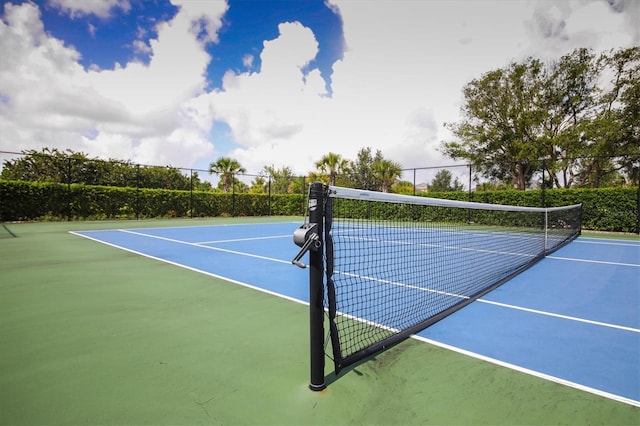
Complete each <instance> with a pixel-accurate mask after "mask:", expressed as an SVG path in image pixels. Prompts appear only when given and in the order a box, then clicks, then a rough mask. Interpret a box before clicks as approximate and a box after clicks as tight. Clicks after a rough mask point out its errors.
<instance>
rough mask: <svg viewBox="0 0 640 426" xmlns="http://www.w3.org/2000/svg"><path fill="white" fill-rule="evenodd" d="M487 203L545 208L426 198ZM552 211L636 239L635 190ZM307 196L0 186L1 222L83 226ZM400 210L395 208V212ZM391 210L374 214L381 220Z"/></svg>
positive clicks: (585, 198)
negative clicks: (573, 209)
mask: <svg viewBox="0 0 640 426" xmlns="http://www.w3.org/2000/svg"><path fill="white" fill-rule="evenodd" d="M422 195H426V196H429V197H434V198H447V199H456V200H463V201H468V200H469V199H471V200H472V201H475V202H482V203H489V204H509V205H517V206H540V205H541V203H542V193H541V191H539V190H532V191H515V190H507V191H478V192H474V193H472V194H468V193H466V192H441V193H432V192H430V193H427V194H422ZM544 196H545V204H546V206H548V207H554V206H562V205H570V204H580V203H582V205H583V215H582V226H583V228H584V229H592V230H599V231H616V232H635V233H638V188H600V189H551V190H547V191H545V194H544ZM305 202H306V196H305V195H302V194H272V195H270V196H269V195H267V194H224V193H219V192H206V191H181V190H168V189H138V188H124V187H111V186H92V185H81V184H71V185H66V184H59V183H39V182H24V181H8V180H1V181H0V219H2V220H3V221H20V220H65V219H74V220H85V219H134V218H159V217H190V216H193V217H211V216H264V215H274V216H299V215H303V214H304V213H305ZM346 206H347V207H348V208H350V209H353V210H352V211H351V213H350V214H351V215H352V217H367V215H371V214H372V212H371V211H370V209H369V208H368V207H367V206H366V203H364V204H358V203H348V202H347V203H346ZM396 210H397V209H396ZM391 213H392V212H391V211H388V209H387V210H385V209H382V210H379V211H377V213H374V214H375V215H377V216H379V217H381V218H384V217H388V215H389V214H391ZM393 213H394V214H400V215H402V216H403V217H407V218H413V219H421V220H442V219H441V218H442V217H444V215H445V213H444V212H443V211H442V209H439V208H433V209H429V210H423V211H420V212H417V210H416V209H414V208H404V209H400V210H397V211H394V212H393ZM446 214H448V219H447V220H451V221H465V220H469V219H471V220H473V221H474V222H476V223H487V224H488V223H496V224H500V222H502V221H503V220H502V219H500V218H499V217H497V216H495V215H493V216H492V214H491V213H482V212H479V213H476V214H475V215H474V216H473V217H469V216H468V215H469V213H468V212H467V211H458V212H456V213H451V212H449V213H446Z"/></svg>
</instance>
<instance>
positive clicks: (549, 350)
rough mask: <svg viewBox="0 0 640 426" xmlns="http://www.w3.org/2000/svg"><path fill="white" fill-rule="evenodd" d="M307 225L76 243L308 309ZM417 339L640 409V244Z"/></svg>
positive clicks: (568, 259) (563, 257) (506, 295)
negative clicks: (298, 258) (299, 240)
mask: <svg viewBox="0 0 640 426" xmlns="http://www.w3.org/2000/svg"><path fill="white" fill-rule="evenodd" d="M299 225H300V223H265V224H239V225H217V226H193V227H175V228H145V229H120V230H104V231H83V232H74V234H76V235H80V236H83V237H85V238H89V239H92V240H95V241H99V242H101V243H105V244H108V245H111V246H114V247H117V248H120V249H124V250H127V251H130V252H133V253H137V254H140V255H143V256H146V257H150V258H153V259H157V260H159V261H162V262H167V263H170V264H173V265H176V266H179V267H183V268H187V269H191V270H193V271H196V272H200V273H204V274H209V275H212V276H215V277H219V278H224V279H226V280H229V281H231V282H234V283H236V284H240V285H244V286H248V287H251V288H255V289H257V290H260V291H264V292H267V293H270V294H273V295H276V296H279V297H283V298H286V299H289V300H292V301H296V302H300V303H308V274H309V273H308V270H303V269H300V268H298V267H296V266H294V265H292V264H291V259H293V257H294V256H295V255H296V254H297V253H298V250H299V248H298V247H297V246H296V245H295V244H294V243H293V239H292V234H293V231H294V230H295V229H296V228H297V227H298V226H299ZM305 257H306V256H305ZM303 261H304V259H303ZM414 337H415V338H416V339H418V340H423V341H426V342H429V343H431V344H435V345H439V346H442V347H446V348H448V349H451V350H454V351H457V352H462V353H465V354H467V355H470V356H473V357H476V358H480V359H483V360H486V361H489V362H492V363H496V364H499V365H503V366H505V367H508V368H512V369H515V370H518V371H522V372H525V373H528V374H532V375H535V376H539V377H543V378H545V379H548V380H552V381H555V382H558V383H562V384H565V385H568V386H572V387H575V388H577V389H581V390H584V391H587V392H591V393H595V394H598V395H601V396H604V397H607V398H611V399H615V400H618V401H622V402H625V403H627V404H631V405H635V406H640V241H623V240H605V239H590V238H583V237H580V238H578V239H577V240H575V241H574V242H572V243H570V244H569V245H567V246H566V247H563V248H562V249H560V250H558V251H556V252H554V253H553V254H552V255H550V256H547V257H546V258H545V259H543V260H541V261H540V262H538V263H537V264H535V265H534V266H533V267H531V268H530V269H528V270H527V271H525V272H524V273H522V274H520V275H518V276H516V277H515V278H513V279H512V280H510V281H509V282H507V283H506V284H504V285H502V286H500V287H499V288H497V289H495V290H494V291H492V292H491V293H489V294H487V295H485V296H484V297H482V298H481V299H479V300H478V301H476V302H473V303H472V304H470V305H468V306H466V307H465V308H463V309H461V310H459V311H457V312H456V313H454V314H453V315H450V316H449V317H447V318H445V319H444V320H442V321H440V322H438V323H436V324H434V325H432V326H431V327H429V328H427V329H425V330H423V331H421V332H420V333H418V335H417V336H414Z"/></svg>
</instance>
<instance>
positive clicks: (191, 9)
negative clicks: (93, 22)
mask: <svg viewBox="0 0 640 426" xmlns="http://www.w3.org/2000/svg"><path fill="white" fill-rule="evenodd" d="M173 2H174V4H176V5H178V6H179V11H178V13H177V14H176V15H175V16H174V17H173V18H172V19H171V20H170V21H167V22H163V23H159V24H158V26H157V28H156V29H157V37H156V38H154V39H152V40H150V42H149V43H143V44H141V43H140V42H132V46H134V47H135V48H136V49H137V51H138V52H140V53H146V54H148V55H149V62H148V64H143V63H140V62H137V61H132V62H129V63H124V64H119V65H117V66H116V67H115V68H114V69H112V70H98V69H89V70H86V69H84V68H83V67H82V66H81V65H80V64H79V58H80V54H79V52H77V51H76V50H75V49H74V48H73V47H71V46H68V45H66V44H65V43H64V41H62V40H58V39H55V38H54V37H52V36H51V35H49V34H48V33H47V32H46V30H45V28H44V27H43V24H42V21H41V18H40V15H39V9H38V7H37V6H35V5H34V4H32V3H23V4H21V5H19V6H16V5H11V4H10V3H7V4H6V5H5V11H4V16H3V18H2V21H1V22H0V51H1V52H2V61H0V82H1V83H2V84H1V85H0V132H1V138H0V149H3V150H11V151H18V150H22V149H32V148H33V149H39V148H40V147H43V146H48V147H52V146H56V147H59V148H61V149H66V148H70V149H74V150H82V151H84V152H88V153H89V154H91V155H100V156H102V157H115V158H124V159H131V160H133V161H136V162H141V163H145V164H172V165H176V166H190V165H192V164H194V163H195V162H197V161H201V162H202V161H206V162H207V163H208V162H211V161H214V160H215V158H216V157H217V156H219V155H220V154H221V152H218V151H216V146H217V145H218V143H219V141H216V140H209V135H210V134H211V133H212V132H211V129H212V126H213V123H214V122H219V123H225V124H226V125H227V126H228V128H229V134H230V137H231V138H232V139H233V143H235V146H236V148H235V149H234V150H232V151H231V152H229V153H227V152H225V153H224V154H225V155H230V156H232V157H235V158H236V159H237V160H239V161H240V163H241V164H242V165H243V166H244V167H245V168H246V169H247V170H248V171H249V172H252V173H255V172H258V171H260V170H261V169H262V168H263V167H264V166H265V165H267V166H269V165H274V166H276V167H282V166H287V167H291V168H292V169H293V170H294V171H295V172H296V173H300V174H302V173H307V172H309V171H310V170H312V169H313V164H314V162H316V161H317V160H318V159H319V158H321V156H322V155H324V154H326V153H328V152H330V151H332V152H337V153H340V154H342V155H343V156H344V157H346V158H350V159H354V158H355V156H356V154H357V151H358V150H359V149H360V148H363V147H371V148H373V150H374V152H375V151H376V150H381V151H382V152H383V155H384V156H385V157H387V158H390V159H392V160H394V161H397V162H400V163H401V164H402V165H403V166H404V167H407V168H409V167H422V166H425V165H435V164H438V163H440V164H441V163H451V160H448V159H445V158H442V156H441V155H440V154H439V152H438V147H439V145H440V142H441V141H442V140H445V139H448V138H450V137H451V136H450V135H449V134H448V132H447V131H446V129H445V128H444V127H443V123H444V122H452V121H457V120H458V119H459V108H460V102H461V96H462V88H463V86H464V85H465V84H466V83H468V82H469V81H471V80H472V79H473V78H478V77H480V76H481V75H482V73H484V72H487V71H489V70H492V69H496V68H499V67H503V66H505V65H507V63H508V62H509V61H511V60H521V59H524V58H526V57H527V56H530V55H533V56H538V57H541V58H543V59H554V58H557V57H559V56H560V55H562V54H565V53H569V52H571V51H572V50H573V49H575V48H576V47H591V48H594V49H596V50H608V49H611V48H619V47H628V46H631V45H634V44H637V43H638V42H639V35H638V34H639V33H638V27H639V26H638V13H639V12H640V2H636V1H625V0H615V1H613V0H611V1H609V2H605V1H583V0H571V1H563V2H548V1H528V2H521V1H501V0H496V1H491V0H487V1H464V2H462V1H450V0H446V1H445V0H442V1H439V0H431V1H425V2H416V1H404V0H397V1H382V0H380V1H370V2H354V1H350V0H332V1H330V3H329V4H328V6H329V7H330V8H331V9H332V10H333V11H334V12H335V13H339V14H340V17H341V21H342V22H343V31H344V41H345V49H346V50H345V52H344V55H343V56H342V59H340V60H338V61H336V62H335V63H334V64H333V74H332V76H331V91H330V93H328V92H327V88H326V86H325V80H324V79H323V78H322V76H321V75H320V72H319V71H318V70H317V69H312V70H311V71H309V70H308V65H309V64H311V63H313V61H314V60H316V59H317V56H318V48H319V44H318V40H317V39H316V36H315V35H314V34H313V32H312V31H311V30H310V29H309V28H307V27H305V26H303V25H301V24H300V23H299V22H283V23H281V24H280V25H279V27H278V29H279V35H278V36H277V37H276V38H274V39H272V40H265V41H264V43H263V45H262V49H261V51H260V53H259V54H260V64H261V65H260V68H259V69H257V68H256V69H253V68H252V64H253V62H254V61H253V56H251V55H253V54H254V52H240V54H245V55H246V56H245V57H244V64H245V66H246V67H247V69H249V70H250V71H247V72H242V73H240V72H234V71H233V70H228V71H227V72H226V74H225V76H224V79H223V83H222V86H221V88H220V89H217V90H214V91H211V92H207V89H206V87H208V83H210V82H208V81H207V77H206V68H207V66H209V64H210V61H211V58H210V56H209V55H208V54H207V52H206V50H205V46H206V44H207V43H211V42H217V41H218V35H217V32H218V30H219V29H220V27H221V25H222V24H221V22H222V18H223V16H224V13H225V11H226V10H227V5H226V3H224V2H199V1H188V0H173ZM55 4H56V5H57V7H58V8H60V10H63V11H66V13H68V14H70V15H71V16H82V15H87V14H93V15H95V16H100V17H108V16H109V14H110V13H112V12H113V11H114V10H116V9H117V8H119V9H121V10H125V11H126V10H127V8H129V7H130V4H129V2H127V1H122V0H120V1H118V0H111V1H100V2H79V1H77V2H76V1H66V0H55ZM596 23H597V25H596ZM256 62H257V61H256ZM227 144H228V143H227Z"/></svg>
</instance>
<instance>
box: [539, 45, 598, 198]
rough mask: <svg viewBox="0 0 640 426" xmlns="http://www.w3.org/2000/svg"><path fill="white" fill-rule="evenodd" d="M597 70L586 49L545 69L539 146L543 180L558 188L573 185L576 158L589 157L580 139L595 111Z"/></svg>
mask: <svg viewBox="0 0 640 426" xmlns="http://www.w3.org/2000/svg"><path fill="white" fill-rule="evenodd" d="M601 70H602V65H601V61H599V60H597V58H596V56H595V55H594V54H593V53H592V52H591V51H589V50H587V49H576V50H574V51H573V52H572V53H570V54H567V55H564V56H563V57H561V58H560V59H559V60H558V61H555V62H553V63H551V64H550V65H549V72H548V75H547V77H546V80H545V84H544V88H543V93H542V96H541V98H540V100H541V102H542V103H541V105H540V106H539V108H540V109H541V110H542V111H547V114H543V115H544V119H543V133H542V137H541V142H542V143H543V144H544V145H545V149H544V157H545V162H544V165H545V169H546V171H547V176H549V178H550V179H549V181H550V183H551V184H552V185H555V186H556V187H558V188H560V187H564V188H569V187H571V186H572V185H573V184H574V182H575V179H576V173H577V167H578V164H579V160H578V158H579V157H581V156H584V155H588V154H589V152H588V147H586V146H585V145H584V143H583V140H582V135H584V131H585V127H586V126H588V124H589V122H590V121H591V120H592V119H593V117H594V115H595V114H596V111H597V101H596V99H597V95H598V91H599V88H598V85H597V80H598V77H599V75H600V72H601Z"/></svg>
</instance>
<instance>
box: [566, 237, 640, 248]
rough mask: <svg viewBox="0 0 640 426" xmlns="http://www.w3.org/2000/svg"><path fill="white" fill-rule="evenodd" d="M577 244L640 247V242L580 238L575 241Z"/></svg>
mask: <svg viewBox="0 0 640 426" xmlns="http://www.w3.org/2000/svg"><path fill="white" fill-rule="evenodd" d="M575 242H576V243H580V244H599V245H603V246H625V247H640V241H637V242H636V241H632V242H624V241H620V240H596V239H590V240H585V239H584V238H578V239H576V240H575Z"/></svg>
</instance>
